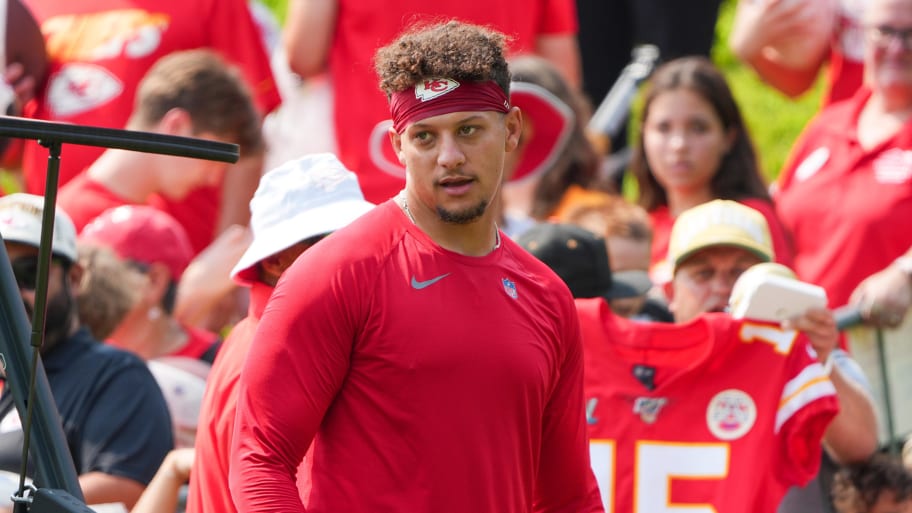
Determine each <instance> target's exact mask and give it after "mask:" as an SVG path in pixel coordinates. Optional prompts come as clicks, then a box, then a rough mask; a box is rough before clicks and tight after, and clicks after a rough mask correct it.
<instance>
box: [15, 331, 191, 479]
mask: <svg viewBox="0 0 912 513" xmlns="http://www.w3.org/2000/svg"><path fill="white" fill-rule="evenodd" d="M42 361H43V363H44V368H45V371H46V373H47V378H48V383H49V384H50V388H51V393H52V394H53V396H54V402H55V403H56V404H57V409H58V411H59V412H60V417H61V419H62V421H63V431H64V434H65V436H66V441H67V445H68V446H69V449H70V454H71V455H72V456H73V462H74V463H75V465H76V472H77V473H78V474H80V475H81V474H85V473H88V472H103V473H106V474H111V475H116V476H121V477H126V478H129V479H133V480H134V481H138V482H140V483H143V484H148V483H149V481H150V480H151V479H152V476H153V475H154V474H155V472H156V470H157V469H158V467H159V465H160V464H161V462H162V460H163V459H164V458H165V455H166V454H167V453H168V451H169V450H171V449H172V447H173V446H174V440H173V434H172V430H171V418H170V416H169V414H168V406H167V404H166V403H165V399H164V397H163V396H162V393H161V390H160V389H159V388H158V384H157V383H156V382H155V378H153V376H152V373H151V372H149V369H148V368H147V367H146V364H145V363H144V362H143V361H142V360H141V359H140V358H139V357H137V356H136V355H134V354H132V353H129V352H126V351H123V350H120V349H117V348H115V347H112V346H109V345H106V344H102V343H100V342H98V341H96V340H94V339H93V338H92V336H91V335H90V334H89V332H88V331H87V330H85V329H80V330H79V331H77V332H76V333H75V334H73V336H71V337H70V338H68V339H67V340H66V341H64V342H63V343H61V344H60V345H58V346H57V347H55V348H53V349H52V350H51V351H50V352H49V353H48V354H45V355H42ZM8 386H9V383H7V387H8ZM33 435H34V433H33ZM32 447H33V448H34V445H32ZM21 461H22V426H21V425H20V422H19V417H18V414H17V412H16V410H15V408H14V405H13V399H12V396H11V394H10V391H9V390H4V392H3V395H2V396H0V469H2V470H8V471H10V472H16V473H18V472H19V470H20V468H19V467H20V464H21ZM33 473H34V472H33V470H32V471H30V474H33ZM30 477H34V475H31V476H30Z"/></svg>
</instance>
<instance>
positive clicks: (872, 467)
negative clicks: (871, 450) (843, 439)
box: [833, 453, 912, 513]
mask: <svg viewBox="0 0 912 513" xmlns="http://www.w3.org/2000/svg"><path fill="white" fill-rule="evenodd" d="M884 492H891V493H892V494H893V499H894V500H895V501H897V502H902V501H905V500H908V499H910V498H912V472H910V471H909V469H907V468H905V467H904V466H903V464H902V461H900V460H899V459H897V458H894V457H892V456H890V455H888V454H883V453H876V454H874V456H872V457H871V458H870V459H869V460H868V461H866V462H864V463H861V464H857V465H851V466H848V467H846V468H844V469H842V470H840V471H839V472H838V473H837V474H836V475H835V476H834V479H833V505H834V506H835V507H836V511H838V512H839V513H856V512H865V511H868V510H870V508H871V506H873V505H874V504H875V503H876V502H877V500H878V499H879V498H880V496H881V494H883V493H884Z"/></svg>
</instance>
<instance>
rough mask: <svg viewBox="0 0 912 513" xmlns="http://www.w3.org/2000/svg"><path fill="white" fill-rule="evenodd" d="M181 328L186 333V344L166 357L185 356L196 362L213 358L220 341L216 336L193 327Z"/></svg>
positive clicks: (185, 326) (184, 326)
mask: <svg viewBox="0 0 912 513" xmlns="http://www.w3.org/2000/svg"><path fill="white" fill-rule="evenodd" d="M181 326H182V327H183V328H184V331H186V332H187V337H188V338H187V343H186V344H184V347H182V348H180V349H178V350H177V351H175V352H173V353H171V354H169V355H168V356H186V357H187V358H194V359H196V360H207V359H211V358H212V357H214V356H215V354H214V353H215V351H217V350H218V346H219V341H220V340H221V339H220V338H219V336H218V335H216V334H215V333H212V332H211V331H206V330H204V329H200V328H194V327H193V326H187V325H181ZM210 363H211V362H210Z"/></svg>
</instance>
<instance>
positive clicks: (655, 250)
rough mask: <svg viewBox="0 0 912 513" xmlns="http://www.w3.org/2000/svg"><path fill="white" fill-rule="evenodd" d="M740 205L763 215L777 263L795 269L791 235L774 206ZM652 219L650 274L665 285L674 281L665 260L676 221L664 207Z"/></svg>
mask: <svg viewBox="0 0 912 513" xmlns="http://www.w3.org/2000/svg"><path fill="white" fill-rule="evenodd" d="M737 201H738V203H741V204H742V205H747V206H748V207H751V208H752V209H754V210H756V211H758V212H760V213H761V214H763V217H764V218H765V219H766V224H767V226H768V227H769V230H770V238H771V239H772V241H773V252H774V253H775V254H776V255H775V261H776V262H779V263H780V264H782V265H785V266H788V267H792V265H794V253H793V251H792V243H791V240H790V239H789V236H788V233H787V232H786V230H785V228H783V226H782V223H781V222H780V221H779V218H778V217H777V216H776V211H775V209H774V207H773V205H772V204H770V203H769V202H768V201H764V200H761V199H756V198H748V199H743V200H737ZM649 219H650V220H651V221H652V262H650V264H649V268H650V271H649V274H650V276H651V277H652V279H653V281H654V282H655V283H659V284H661V283H666V282H668V281H671V278H672V276H671V264H670V263H669V262H666V260H665V258H666V256H667V255H668V244H669V239H670V238H671V228H672V227H673V226H674V218H673V217H671V213H670V212H669V211H668V207H666V206H661V207H659V208H657V209H655V210H653V211H651V212H650V213H649Z"/></svg>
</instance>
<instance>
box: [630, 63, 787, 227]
mask: <svg viewBox="0 0 912 513" xmlns="http://www.w3.org/2000/svg"><path fill="white" fill-rule="evenodd" d="M677 89H687V90H690V91H692V92H694V93H696V94H697V95H699V96H700V97H701V98H703V99H704V100H706V101H707V102H708V103H709V104H710V105H711V106H712V108H713V110H714V111H715V114H716V116H718V118H719V120H720V121H721V122H722V128H723V129H724V130H726V131H733V132H734V133H735V139H734V143H733V144H732V147H731V149H730V150H729V151H728V153H726V154H725V156H724V157H723V158H722V161H721V162H720V163H719V169H718V170H716V174H715V175H713V177H712V180H711V182H710V188H711V190H712V195H713V197H714V198H717V199H729V200H736V201H737V200H743V199H748V198H757V199H764V200H767V201H770V195H769V191H767V188H766V184H765V183H764V181H763V177H762V176H761V175H760V166H759V165H758V164H757V154H756V152H755V151H754V146H753V144H752V143H751V140H750V137H749V135H748V133H747V127H746V126H745V124H744V120H743V118H742V117H741V111H740V110H739V109H738V103H737V102H736V101H735V97H734V95H732V92H731V89H729V87H728V83H727V82H726V81H725V76H724V75H722V73H721V72H720V71H719V69H718V68H716V66H715V65H714V64H713V63H712V62H711V61H710V60H709V59H707V58H705V57H683V58H680V59H675V60H672V61H669V62H667V63H665V64H663V65H662V66H660V67H659V69H657V70H656V72H655V74H654V75H653V76H652V78H651V79H650V81H649V86H648V88H647V90H646V95H645V100H644V103H643V111H642V115H641V116H640V133H639V136H638V140H637V145H636V148H634V151H633V155H632V158H631V162H630V170H631V171H632V172H633V175H634V176H635V177H636V180H637V184H638V185H639V190H640V196H639V201H638V203H639V204H640V206H642V207H643V208H645V209H646V210H648V211H652V210H654V209H656V208H657V207H660V206H667V205H668V196H667V193H666V191H665V189H664V188H663V187H662V185H661V184H659V182H658V181H657V180H656V178H655V176H654V175H653V173H652V169H651V168H650V166H649V161H648V160H647V158H646V149H645V145H644V144H643V130H642V127H643V126H644V125H645V123H646V119H647V118H648V117H649V107H650V106H651V105H652V102H653V100H655V99H656V97H657V96H659V95H660V94H662V93H666V92H669V91H674V90H677Z"/></svg>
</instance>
